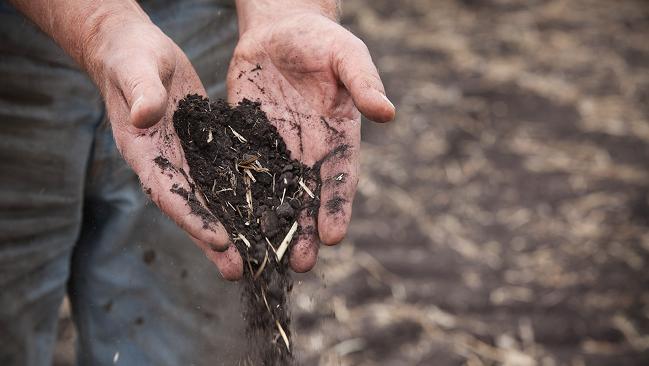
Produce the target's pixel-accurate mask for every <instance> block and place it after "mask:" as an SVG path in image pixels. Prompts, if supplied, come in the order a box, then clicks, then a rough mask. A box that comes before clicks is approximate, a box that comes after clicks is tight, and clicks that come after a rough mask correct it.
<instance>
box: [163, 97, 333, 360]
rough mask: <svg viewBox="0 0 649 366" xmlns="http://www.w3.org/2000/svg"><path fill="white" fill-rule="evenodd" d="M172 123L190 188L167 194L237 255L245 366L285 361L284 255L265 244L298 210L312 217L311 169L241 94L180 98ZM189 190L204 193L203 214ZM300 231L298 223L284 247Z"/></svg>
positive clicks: (287, 284) (315, 182) (287, 286)
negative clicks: (215, 230) (211, 222)
mask: <svg viewBox="0 0 649 366" xmlns="http://www.w3.org/2000/svg"><path fill="white" fill-rule="evenodd" d="M173 122H174V128H175V129H176V133H177V134H178V136H179V138H180V141H181V144H182V147H183V151H184V153H185V158H186V159H187V163H188V165H189V168H190V169H189V175H190V176H191V178H192V179H193V181H194V183H195V186H192V190H193V191H192V192H190V191H187V190H186V189H183V188H182V187H180V186H177V185H176V186H174V187H173V188H172V192H174V193H177V194H179V195H181V196H183V197H184V198H185V199H186V200H187V203H188V205H189V206H190V207H191V209H192V212H193V213H194V214H197V215H199V216H200V217H202V218H203V219H204V220H207V219H208V218H210V217H213V216H212V215H211V214H212V213H213V214H214V215H215V216H216V217H217V218H218V220H219V221H220V222H221V223H222V224H223V226H224V227H225V228H226V230H227V231H228V233H230V234H231V236H232V241H233V243H234V245H235V246H236V248H237V250H238V251H239V253H240V254H241V256H242V258H243V260H244V275H243V280H242V281H243V295H242V302H243V316H244V319H246V322H247V334H248V337H249V343H250V348H251V357H253V358H256V359H257V361H256V362H253V363H254V364H261V365H290V364H292V363H293V356H292V354H291V351H290V350H289V348H291V349H292V344H291V341H290V337H291V332H290V314H289V312H288V306H287V299H288V293H290V291H291V289H292V287H293V282H292V279H291V277H290V273H289V269H288V257H289V255H284V256H283V257H282V258H281V260H279V259H278V258H277V257H276V255H275V254H274V251H273V250H272V249H271V248H270V246H269V243H270V244H271V245H272V246H273V248H275V249H276V248H277V247H278V246H279V244H280V243H281V242H282V241H283V240H284V238H285V236H286V235H287V234H288V232H289V230H290V228H291V226H292V225H293V223H295V222H296V221H297V217H298V215H299V214H300V212H302V211H304V212H306V214H307V215H312V216H315V215H316V214H317V211H318V210H317V208H318V207H319V206H320V201H319V199H318V198H317V197H318V195H317V194H319V192H320V179H319V176H320V174H319V168H318V167H315V168H309V167H306V166H304V165H302V164H301V163H300V162H298V161H296V160H292V159H291V158H290V152H289V151H288V149H287V147H286V144H285V143H284V141H283V139H282V138H281V136H280V135H279V134H278V132H277V130H276V128H275V127H274V126H272V125H271V124H270V123H269V121H268V118H267V117H266V115H265V113H264V112H263V111H262V110H261V109H260V104H259V103H256V102H251V101H249V100H246V99H244V100H243V101H242V102H240V103H239V104H238V105H237V106H230V105H229V104H227V103H226V102H225V101H223V100H216V101H213V102H210V101H208V100H207V99H204V98H202V97H200V96H198V95H188V96H187V97H186V98H184V99H183V100H181V101H180V102H179V104H178V109H177V110H176V112H175V113H174V116H173ZM156 164H158V166H160V167H161V168H163V169H167V164H165V160H163V159H157V158H156ZM299 179H302V180H303V181H304V183H305V184H306V185H308V186H309V187H312V190H313V191H314V192H316V193H317V194H316V199H311V198H310V197H309V195H308V194H306V192H304V190H303V188H302V187H301V186H300V185H299V184H298V181H299ZM194 190H195V192H194ZM197 194H200V195H202V196H201V197H204V198H205V202H206V203H207V206H208V208H209V211H211V213H210V212H209V211H207V210H206V209H205V208H204V207H203V206H202V205H201V204H200V202H199V201H198V200H197V198H196V195H197ZM300 232H301V229H300V228H298V235H294V236H293V239H292V240H291V243H290V245H289V252H290V248H291V247H292V246H293V245H294V243H295V241H296V238H297V237H298V236H299V233H300ZM242 238H245V240H244V239H242ZM289 252H287V253H289ZM278 324H279V326H278ZM280 328H281V329H282V330H281V331H280ZM282 331H283V332H285V335H286V337H287V338H288V341H289V345H290V347H287V346H286V344H285V341H284V339H283V336H282V334H281V332H282Z"/></svg>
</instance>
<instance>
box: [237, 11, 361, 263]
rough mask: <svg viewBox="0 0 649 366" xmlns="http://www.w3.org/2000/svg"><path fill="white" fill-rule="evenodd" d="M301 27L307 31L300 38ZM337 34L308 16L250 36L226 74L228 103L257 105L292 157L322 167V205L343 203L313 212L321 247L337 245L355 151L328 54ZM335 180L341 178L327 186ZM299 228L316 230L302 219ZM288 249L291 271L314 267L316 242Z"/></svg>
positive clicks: (305, 240)
mask: <svg viewBox="0 0 649 366" xmlns="http://www.w3.org/2000/svg"><path fill="white" fill-rule="evenodd" d="M301 24H309V28H308V29H304V31H301V30H300V25H301ZM339 28H340V27H339V26H338V25H337V24H335V23H333V22H331V21H329V20H326V18H323V17H314V18H313V19H304V18H298V19H290V20H287V21H281V22H276V23H273V24H270V25H268V26H266V27H260V28H257V29H254V30H251V31H250V32H248V33H245V34H244V35H243V36H242V37H241V39H240V41H239V45H238V46H237V49H236V50H235V55H234V57H233V59H232V63H231V65H230V70H229V73H228V92H229V99H230V102H237V101H239V100H241V99H243V98H248V99H252V100H259V101H261V102H262V109H263V110H264V111H265V112H266V114H267V115H268V117H269V120H270V121H271V123H272V124H273V125H275V126H276V127H277V129H278V131H279V133H280V135H281V136H282V137H283V138H284V140H285V142H286V144H287V146H288V148H289V150H290V151H291V155H292V157H293V158H295V159H298V160H300V161H301V162H303V163H304V164H305V165H308V166H312V165H314V164H315V163H317V162H322V165H321V178H322V181H323V187H322V191H321V202H322V204H323V206H325V205H326V203H327V202H329V201H331V200H338V201H341V200H342V201H343V202H344V204H343V205H342V208H343V209H342V210H340V211H338V212H333V211H332V210H323V209H322V208H321V210H320V215H319V218H318V225H317V227H318V228H319V237H320V238H321V239H322V240H323V241H324V242H325V243H327V244H335V243H337V242H338V241H340V240H341V239H342V236H344V233H345V230H346V226H347V223H348V221H349V216H350V210H351V199H352V197H353V194H354V191H355V187H356V183H357V177H358V152H359V144H360V113H359V112H358V110H357V109H356V107H355V106H354V102H353V101H352V98H351V97H350V95H349V93H348V91H347V89H345V88H344V87H343V86H342V85H341V84H340V83H339V81H338V77H337V76H336V74H335V71H334V67H333V65H332V64H331V60H332V58H331V57H330V54H329V53H330V52H331V50H332V43H333V42H335V38H333V35H334V34H335V32H340V29H339ZM328 35H329V36H328ZM304 45H308V46H306V47H305V46H304ZM341 174H342V177H344V178H345V179H341V180H339V181H336V184H328V182H331V181H332V179H331V178H332V177H340V176H341ZM301 225H302V226H303V227H309V226H314V227H315V226H316V225H315V223H314V222H313V221H312V220H310V219H307V218H305V217H302V222H301ZM306 232H309V230H306ZM311 232H314V233H315V231H314V230H312V231H311ZM295 249H296V250H294V252H295V251H297V253H293V256H292V258H291V260H292V261H291V263H292V264H293V267H294V268H295V269H297V270H306V269H309V267H310V266H312V263H306V262H309V261H311V260H312V261H315V255H316V254H317V237H316V236H315V234H314V235H312V236H311V237H301V238H300V239H299V240H298V244H297V246H296V247H295ZM298 257H299V258H298ZM300 258H302V259H303V258H308V259H305V260H304V261H303V260H302V259H300Z"/></svg>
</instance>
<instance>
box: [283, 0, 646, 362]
mask: <svg viewBox="0 0 649 366" xmlns="http://www.w3.org/2000/svg"><path fill="white" fill-rule="evenodd" d="M345 10H346V12H345V14H346V15H345V23H346V24H348V25H349V26H350V27H351V28H352V29H353V30H354V31H355V32H356V33H357V34H359V35H360V36H361V37H362V38H363V39H364V40H366V41H367V43H368V45H369V48H370V49H371V50H372V51H373V53H374V58H375V61H376V62H377V64H378V66H379V68H380V70H381V72H382V74H383V76H384V78H385V80H386V87H387V90H388V93H389V95H390V96H391V97H392V99H393V100H395V102H396V104H397V106H398V118H397V121H396V123H395V124H393V125H391V126H375V125H371V124H369V123H367V124H365V125H364V128H365V130H364V131H363V132H364V145H363V167H362V172H363V175H362V178H361V182H360V185H359V190H358V200H357V203H356V205H355V209H356V212H355V217H354V219H353V221H352V222H353V224H352V227H351V230H350V234H349V237H348V240H347V242H346V243H345V244H344V245H342V246H340V247H339V248H336V249H334V250H330V249H327V250H322V251H321V253H322V256H323V260H322V261H321V263H320V265H319V267H318V270H317V273H318V276H320V277H318V276H313V277H308V278H307V279H306V280H305V282H304V283H303V284H302V285H301V286H298V287H297V291H296V295H295V296H296V301H295V305H296V315H297V321H296V324H297V333H298V339H299V340H300V342H301V344H300V347H299V348H301V349H302V350H303V354H304V358H305V360H306V362H305V364H307V365H315V364H318V363H320V364H325V365H394V366H397V365H404V366H406V365H408V366H410V365H436V366H444V365H464V364H466V365H494V364H508V365H575V366H578V365H648V364H649V291H647V290H648V287H647V286H648V285H649V266H648V261H649V3H647V2H642V1H616V2H613V1H605V0H602V1H574V0H565V1H559V0H554V1H496V0H491V1H489V0H471V1H469V0H465V1H439V0H430V1H423V0H411V1H398V2H397V1H389V0H385V1H369V0H367V1H360V0H359V1H346V2H345ZM322 286H326V288H324V289H323V288H322ZM311 294H315V295H311Z"/></svg>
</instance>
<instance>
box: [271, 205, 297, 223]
mask: <svg viewBox="0 0 649 366" xmlns="http://www.w3.org/2000/svg"><path fill="white" fill-rule="evenodd" d="M275 212H277V216H279V217H281V218H287V219H290V218H292V217H293V216H294V215H295V210H294V209H293V207H291V204H290V203H288V202H286V201H284V203H282V204H281V205H279V206H278V207H277V208H276V209H275Z"/></svg>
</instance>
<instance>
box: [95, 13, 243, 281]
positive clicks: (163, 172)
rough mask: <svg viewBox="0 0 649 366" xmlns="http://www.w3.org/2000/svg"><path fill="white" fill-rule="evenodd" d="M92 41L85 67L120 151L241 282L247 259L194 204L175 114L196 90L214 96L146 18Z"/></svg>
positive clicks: (111, 27)
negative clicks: (188, 196) (180, 102)
mask: <svg viewBox="0 0 649 366" xmlns="http://www.w3.org/2000/svg"><path fill="white" fill-rule="evenodd" d="M87 44H88V45H89V46H88V47H87V51H86V53H85V54H84V60H85V65H84V66H85V67H86V69H87V70H88V72H89V74H90V75H91V77H92V78H93V80H94V81H95V83H96V84H97V85H98V87H99V89H100V91H101V93H102V95H103V97H104V99H105V102H106V109H107V113H108V117H109V120H110V123H111V125H112V129H113V134H114V137H115V142H116V143H117V147H118V148H119V150H120V152H121V153H122V155H123V157H124V158H125V160H126V161H127V162H128V164H129V165H130V166H131V167H132V168H133V169H134V171H135V172H136V173H137V175H138V176H139V178H140V181H141V183H142V186H143V189H144V190H145V191H146V192H147V193H148V194H149V195H150V197H151V199H152V200H153V201H154V202H155V203H156V204H157V205H158V206H159V207H160V209H161V210H162V211H164V212H165V213H166V214H167V215H168V216H169V217H171V218H172V219H173V220H174V221H175V222H176V223H177V224H178V225H179V226H180V227H181V228H182V229H184V230H185V231H186V232H187V233H189V235H190V236H191V237H192V239H193V240H194V241H195V242H196V243H197V244H198V245H199V246H200V248H201V249H202V250H203V251H204V252H205V254H206V255H207V257H208V258H209V259H210V260H211V261H212V262H214V263H215V264H216V266H217V267H218V268H219V270H220V272H221V274H222V275H223V277H224V278H226V279H231V280H232V279H238V278H240V277H241V274H242V270H243V266H242V261H241V257H240V256H239V254H238V252H237V250H236V248H235V247H234V246H233V245H230V246H229V242H230V240H229V236H228V234H227V232H226V231H225V229H224V228H223V226H222V225H221V224H220V223H219V222H218V221H217V220H216V218H213V219H209V220H206V219H205V218H201V217H200V216H199V215H196V214H195V212H192V209H191V208H190V206H189V205H188V203H187V200H186V195H185V193H186V192H191V178H190V177H189V175H188V172H189V168H188V166H187V162H186V161H185V158H184V154H183V151H182V147H181V145H180V141H179V139H178V136H177V135H176V133H175V131H174V127H173V122H172V116H173V112H174V110H175V107H176V104H177V101H178V100H180V99H181V98H183V97H184V96H185V95H187V94H188V93H201V94H203V95H206V93H205V89H204V88H203V86H202V84H201V82H200V80H199V78H198V76H197V75H196V72H195V71H194V69H193V67H192V66H191V64H190V62H189V60H188V59H187V57H186V56H185V54H184V53H183V52H182V51H181V50H180V48H179V47H178V46H177V45H176V44H175V43H174V42H173V41H172V40H171V39H169V38H168V37H167V36H166V35H164V34H163V33H162V31H160V29H158V28H157V27H156V26H155V25H154V24H152V23H151V22H150V21H149V20H148V18H146V16H144V18H142V17H136V18H135V19H121V20H119V21H113V23H108V24H102V26H101V31H98V32H97V33H96V34H93V35H92V36H91V37H89V38H88V42H87ZM174 185H176V186H174ZM172 188H173V189H172ZM172 191H174V192H175V193H174V192H172ZM183 196H185V197H183ZM199 196H200V195H199Z"/></svg>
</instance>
